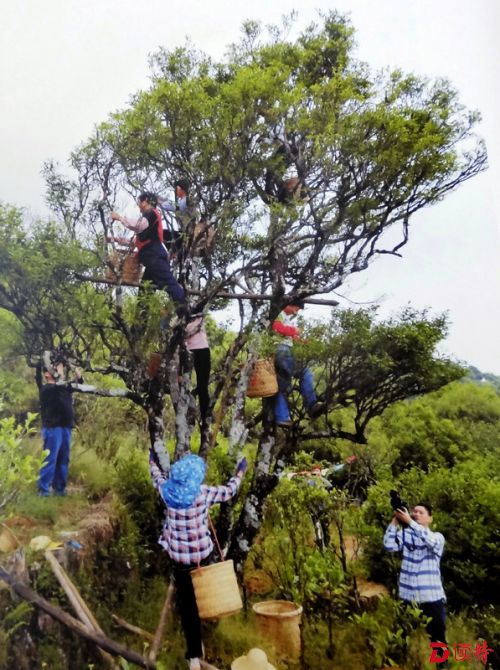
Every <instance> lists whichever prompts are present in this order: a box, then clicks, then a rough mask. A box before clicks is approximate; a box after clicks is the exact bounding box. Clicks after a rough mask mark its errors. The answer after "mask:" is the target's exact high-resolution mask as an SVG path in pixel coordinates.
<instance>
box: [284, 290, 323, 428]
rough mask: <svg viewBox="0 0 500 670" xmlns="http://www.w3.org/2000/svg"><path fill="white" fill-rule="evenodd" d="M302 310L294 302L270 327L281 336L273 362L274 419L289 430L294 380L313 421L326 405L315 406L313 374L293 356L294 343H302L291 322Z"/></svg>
mask: <svg viewBox="0 0 500 670" xmlns="http://www.w3.org/2000/svg"><path fill="white" fill-rule="evenodd" d="M303 307H304V302H303V301H302V300H294V301H293V302H291V303H290V304H289V305H287V306H286V307H285V308H284V309H283V311H282V312H281V314H280V315H279V316H278V318H277V319H276V320H275V321H274V322H273V325H272V329H273V331H274V332H275V333H278V335H279V336H280V342H279V344H278V347H277V348H276V354H275V358H274V364H275V367H276V373H277V375H278V389H279V390H278V393H277V395H276V401H275V406H274V417H275V420H276V423H277V425H278V426H289V425H291V423H292V422H291V420H290V409H289V407H288V400H287V395H288V394H289V393H290V391H291V390H292V380H293V378H296V379H299V381H300V393H301V395H302V398H303V400H304V404H305V406H306V408H307V412H308V414H309V416H310V417H311V418H312V419H315V418H316V417H317V416H319V415H320V414H321V413H322V412H323V411H324V410H325V404H324V403H322V402H318V399H317V396H316V392H315V390H314V380H313V375H312V372H311V371H310V370H309V368H307V367H306V366H305V365H303V364H302V363H301V361H299V360H297V359H296V358H295V356H294V354H293V343H294V342H300V341H302V340H301V337H300V331H299V329H298V328H297V326H295V325H294V324H293V323H292V319H293V318H294V317H295V316H296V315H297V313H298V312H299V311H300V310H301V309H303Z"/></svg>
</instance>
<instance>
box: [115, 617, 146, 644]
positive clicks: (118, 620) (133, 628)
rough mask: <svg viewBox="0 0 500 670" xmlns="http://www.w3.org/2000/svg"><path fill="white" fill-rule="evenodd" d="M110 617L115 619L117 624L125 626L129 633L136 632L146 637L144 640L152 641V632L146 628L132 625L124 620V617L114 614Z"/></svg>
mask: <svg viewBox="0 0 500 670" xmlns="http://www.w3.org/2000/svg"><path fill="white" fill-rule="evenodd" d="M111 618H112V619H113V621H116V623H117V624H118V625H119V626H121V627H122V628H125V629H126V630H129V631H130V632H131V633H136V634H137V635H140V636H141V637H144V638H146V640H149V641H150V642H152V641H153V640H154V639H155V636H154V635H153V634H152V633H149V632H148V631H147V630H144V628H139V626H134V625H133V624H131V623H129V622H128V621H125V619H122V618H121V617H119V616H116V614H112V615H111Z"/></svg>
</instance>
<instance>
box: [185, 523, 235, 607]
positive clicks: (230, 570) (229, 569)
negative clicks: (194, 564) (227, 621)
mask: <svg viewBox="0 0 500 670" xmlns="http://www.w3.org/2000/svg"><path fill="white" fill-rule="evenodd" d="M209 523H210V527H211V529H212V533H213V535H214V539H215V542H216V544H217V548H218V550H219V553H220V555H221V559H222V560H221V562H220V563H212V564H211V565H204V566H203V567H199V568H195V569H194V570H192V571H191V581H192V582H193V589H194V595H195V598H196V604H197V605H198V613H199V615H200V619H220V618H222V617H225V616H229V615H230V614H236V612H239V611H240V610H241V608H242V607H243V602H242V600H241V595H240V589H239V587H238V580H237V579H236V572H235V570H234V563H233V561H232V560H224V557H223V554H222V551H221V548H220V546H219V541H218V539H217V535H216V533H215V529H214V527H213V524H212V522H211V520H210V517H209Z"/></svg>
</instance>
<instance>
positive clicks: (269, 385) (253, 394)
mask: <svg viewBox="0 0 500 670" xmlns="http://www.w3.org/2000/svg"><path fill="white" fill-rule="evenodd" d="M277 393H278V379H277V377H276V370H275V369H274V360H273V359H272V358H261V359H259V360H258V361H256V362H255V365H254V368H253V372H252V376H251V377H250V381H249V382H248V388H247V396H248V397H249V398H267V397H269V396H272V395H276V394H277Z"/></svg>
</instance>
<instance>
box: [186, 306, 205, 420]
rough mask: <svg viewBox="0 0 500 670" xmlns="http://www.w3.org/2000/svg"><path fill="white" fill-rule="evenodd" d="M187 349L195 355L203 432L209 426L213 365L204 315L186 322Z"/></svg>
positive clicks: (197, 390) (197, 391)
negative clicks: (209, 386) (210, 382)
mask: <svg viewBox="0 0 500 670" xmlns="http://www.w3.org/2000/svg"><path fill="white" fill-rule="evenodd" d="M186 349H187V350H188V351H190V352H191V353H192V355H193V363H194V370H195V373H196V393H197V395H198V403H199V405H200V426H201V431H202V432H203V431H205V430H206V428H207V418H208V407H209V405H210V395H209V393H208V382H209V379H210V367H211V358H210V345H209V343H208V337H207V333H206V331H205V326H204V323H203V316H198V317H196V318H193V320H192V321H189V322H188V323H187V324H186Z"/></svg>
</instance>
